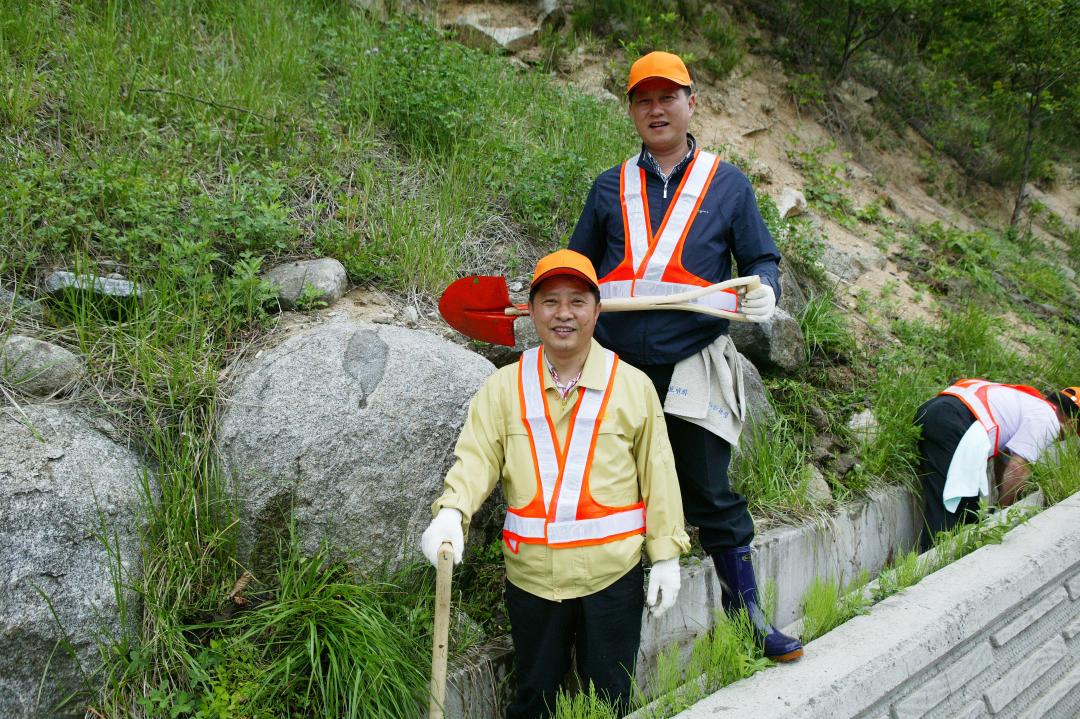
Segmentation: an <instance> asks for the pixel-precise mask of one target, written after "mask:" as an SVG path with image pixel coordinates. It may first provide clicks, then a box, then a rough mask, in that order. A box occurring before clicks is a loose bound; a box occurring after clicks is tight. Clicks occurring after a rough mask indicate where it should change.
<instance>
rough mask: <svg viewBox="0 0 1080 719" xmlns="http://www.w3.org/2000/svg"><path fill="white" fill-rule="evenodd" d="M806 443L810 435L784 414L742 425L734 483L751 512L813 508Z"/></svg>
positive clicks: (733, 470)
mask: <svg viewBox="0 0 1080 719" xmlns="http://www.w3.org/2000/svg"><path fill="white" fill-rule="evenodd" d="M806 443H807V436H806V435H804V434H800V433H799V432H798V428H797V426H795V425H794V424H793V423H792V422H791V420H789V419H788V418H787V417H784V416H781V415H777V416H775V417H773V418H772V419H770V420H768V421H766V420H758V421H756V422H754V423H752V424H750V425H748V426H747V427H745V428H744V429H743V434H742V437H741V438H740V442H739V453H738V454H737V455H736V456H735V458H734V459H733V461H732V465H731V476H732V487H733V488H734V489H735V491H737V492H739V493H741V494H743V495H744V496H745V497H746V500H747V502H749V504H750V511H751V512H753V513H754V514H758V515H766V516H776V515H778V514H790V513H795V514H798V513H799V512H805V511H806V510H808V509H809V508H810V499H809V497H808V496H807V487H808V484H809V481H810V473H809V459H808V455H807V446H806Z"/></svg>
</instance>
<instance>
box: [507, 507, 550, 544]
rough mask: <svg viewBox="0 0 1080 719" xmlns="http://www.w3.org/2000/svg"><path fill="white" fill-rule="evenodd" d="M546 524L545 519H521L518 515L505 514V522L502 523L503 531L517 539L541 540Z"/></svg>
mask: <svg viewBox="0 0 1080 719" xmlns="http://www.w3.org/2000/svg"><path fill="white" fill-rule="evenodd" d="M546 523H547V517H522V516H521V515H520V514H514V513H513V512H507V513H506V521H505V522H503V529H505V530H506V531H508V532H510V533H512V534H516V535H517V536H519V537H533V538H536V539H541V538H543V536H544V524H546Z"/></svg>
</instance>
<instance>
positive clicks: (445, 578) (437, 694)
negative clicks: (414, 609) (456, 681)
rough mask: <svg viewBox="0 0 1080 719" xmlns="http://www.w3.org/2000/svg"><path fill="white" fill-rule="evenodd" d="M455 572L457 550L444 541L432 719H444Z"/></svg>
mask: <svg viewBox="0 0 1080 719" xmlns="http://www.w3.org/2000/svg"><path fill="white" fill-rule="evenodd" d="M453 571H454V547H453V545H451V544H450V542H443V543H442V546H440V547H439V564H438V567H437V568H436V574H435V631H434V633H433V636H432V640H431V641H432V644H431V704H430V705H429V708H428V717H429V718H430V719H443V706H445V704H446V660H447V656H448V654H449V651H448V650H449V643H450V578H451V576H452V575H453Z"/></svg>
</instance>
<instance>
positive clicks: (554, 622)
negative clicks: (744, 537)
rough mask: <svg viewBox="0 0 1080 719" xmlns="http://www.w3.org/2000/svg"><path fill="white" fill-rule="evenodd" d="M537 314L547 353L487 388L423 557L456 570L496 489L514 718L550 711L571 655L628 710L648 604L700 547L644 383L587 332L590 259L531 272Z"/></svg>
mask: <svg viewBox="0 0 1080 719" xmlns="http://www.w3.org/2000/svg"><path fill="white" fill-rule="evenodd" d="M529 309H530V313H531V316H532V321H533V324H535V325H536V332H537V334H538V335H539V337H540V340H541V342H542V344H541V346H540V347H537V348H534V349H531V350H528V351H526V352H525V353H524V354H522V356H521V359H520V360H519V361H518V362H517V363H516V364H514V365H510V366H507V367H503V368H502V369H500V370H498V371H497V372H496V373H495V374H494V375H492V376H491V377H490V378H489V379H488V380H487V382H485V383H484V386H483V387H481V388H480V391H479V392H478V393H477V395H476V397H475V398H474V399H473V401H472V404H471V405H470V407H469V414H468V418H467V419H466V421H465V426H464V427H463V428H462V431H461V436H460V438H459V439H458V443H457V447H456V448H455V450H454V452H455V456H456V458H457V460H456V462H455V463H454V466H453V467H452V468H451V469H450V471H449V473H447V475H446V484H445V491H444V492H443V494H442V496H440V497H439V498H438V499H437V500H436V501H435V503H434V504H433V505H432V511H433V512H434V514H435V518H434V520H432V522H431V525H430V526H429V527H428V528H427V530H426V531H425V532H424V535H423V538H422V540H421V545H422V548H423V551H424V555H425V556H426V557H427V558H428V560H430V561H431V563H432V564H435V563H436V557H437V552H438V548H439V546H440V545H441V544H442V543H443V542H450V543H452V544H453V546H454V561H455V562H460V561H461V553H462V544H463V535H464V533H465V531H467V528H468V522H469V519H470V518H471V517H472V515H473V513H474V512H476V510H477V509H478V508H479V507H480V505H481V504H482V503H483V501H484V500H485V499H486V498H487V496H488V495H489V494H490V493H491V491H492V490H493V489H494V487H495V484H496V482H498V481H499V480H500V479H501V480H502V488H503V493H504V494H505V496H506V501H507V503H508V505H509V507H508V509H507V513H506V521H505V523H504V525H503V540H504V542H503V558H504V560H505V562H506V579H507V582H506V606H507V610H508V612H509V615H510V626H511V630H510V633H511V637H512V639H513V642H514V653H515V659H516V663H517V668H516V670H515V677H516V678H517V683H518V687H517V693H516V695H515V698H514V701H513V703H512V704H511V705H510V707H509V708H508V710H507V712H506V716H507V718H508V719H535V718H537V717H547V716H550V715H551V714H553V713H554V709H555V697H556V694H557V692H558V690H559V686H560V684H561V682H562V680H563V677H564V676H565V675H566V673H567V671H568V670H569V669H570V655H571V648H574V649H576V654H577V671H578V674H579V676H580V677H581V680H582V686H584V687H588V686H589V685H590V684H592V685H593V686H594V687H595V689H596V691H597V694H598V695H600V696H601V697H603V698H604V699H605V700H606V701H608V702H609V703H610V704H611V705H612V706H613V707H614V708H615V710H616V711H618V712H619V716H621V715H622V713H625V712H626V711H628V710H629V703H630V698H631V692H630V690H631V679H632V677H633V674H634V663H635V660H636V658H637V651H638V645H639V643H640V640H641V615H642V610H643V607H644V604H645V597H643V593H642V589H643V570H642V567H641V550H642V547H644V549H645V551H646V552H647V553H648V555H649V558H650V559H651V560H652V570H651V572H650V576H649V588H648V593H647V598H648V599H647V600H648V604H649V607H650V609H651V611H652V613H653V614H654V615H656V616H659V615H660V614H662V613H663V612H664V611H665V610H666V609H668V608H669V607H670V606H671V605H672V604H674V602H675V598H676V596H677V594H678V591H679V585H680V575H679V560H678V557H679V555H680V554H682V553H684V552H686V551H687V550H688V549H689V547H690V541H689V538H688V537H687V535H686V532H685V531H684V527H683V511H682V502H681V501H680V498H679V491H678V485H677V482H676V480H675V477H674V474H673V473H672V466H673V464H674V461H673V459H672V456H671V446H670V444H669V443H668V437H667V433H666V430H665V426H664V415H663V411H662V410H661V407H660V401H659V399H658V398H657V396H656V391H655V390H654V389H653V386H652V384H651V383H650V382H649V379H648V378H647V377H646V376H645V375H643V374H642V373H641V372H640V371H638V370H637V369H635V368H633V367H631V366H630V365H628V364H626V363H624V362H621V361H620V360H619V358H618V357H617V356H616V355H615V353H614V352H611V351H609V350H606V349H604V348H603V347H601V346H600V345H599V344H598V343H597V342H596V341H595V340H594V339H593V329H594V327H595V325H596V318H597V316H598V315H599V312H600V292H599V285H598V283H597V281H596V274H595V272H594V271H593V268H592V265H590V264H589V261H588V260H587V259H586V258H585V257H583V256H581V255H580V254H578V253H576V252H572V251H570V250H560V251H558V252H555V253H553V254H551V255H548V256H547V257H544V258H543V259H541V260H540V262H539V263H537V265H536V271H535V273H534V275H533V279H532V284H531V287H530V292H529Z"/></svg>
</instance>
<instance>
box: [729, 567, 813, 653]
mask: <svg viewBox="0 0 1080 719" xmlns="http://www.w3.org/2000/svg"><path fill="white" fill-rule="evenodd" d="M750 554H751V549H750V547H735V548H733V549H723V550H721V551H719V552H715V553H714V554H713V555H712V558H713V564H714V565H716V576H718V577H719V578H720V584H721V585H722V586H723V590H724V591H723V595H722V599H721V601H722V602H723V605H724V611H725V612H731V611H738V610H739V608H740V607H744V606H745V607H746V613H747V615H749V617H750V621H751V623H752V624H753V625H754V629H755V630H756V632H757V635H758V641H760V642H761V643H762V645H764V648H765V656H766V657H768V658H769V659H771V660H773V661H774V662H793V661H795V660H796V659H798V658H799V657H801V656H802V655H803V646H802V642H800V641H799V640H798V639H795V638H793V637H789V636H788V635H786V634H783V633H781V632H780V631H778V630H777V629H776V628H775V627H774V626H772V625H771V624H769V622H768V621H767V620H766V619H765V614H764V613H763V612H762V611H761V607H760V606H759V605H758V591H757V579H756V578H755V577H754V565H753V563H752V562H751V561H750Z"/></svg>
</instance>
